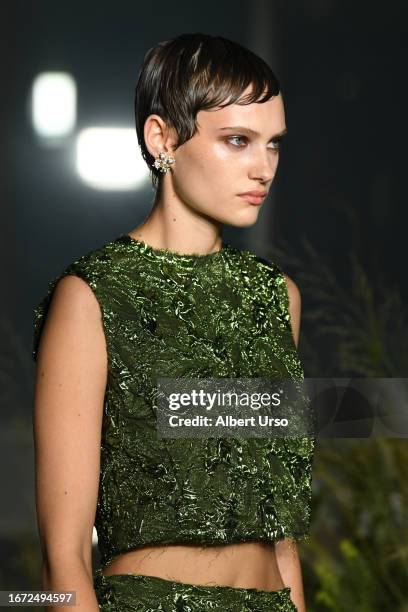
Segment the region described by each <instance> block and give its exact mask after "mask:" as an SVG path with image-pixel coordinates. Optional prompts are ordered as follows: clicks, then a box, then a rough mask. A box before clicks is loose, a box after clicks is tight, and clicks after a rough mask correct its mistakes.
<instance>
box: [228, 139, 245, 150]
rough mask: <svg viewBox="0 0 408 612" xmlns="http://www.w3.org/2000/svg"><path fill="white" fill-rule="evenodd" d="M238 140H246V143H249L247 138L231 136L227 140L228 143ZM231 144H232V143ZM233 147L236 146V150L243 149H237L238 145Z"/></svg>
mask: <svg viewBox="0 0 408 612" xmlns="http://www.w3.org/2000/svg"><path fill="white" fill-rule="evenodd" d="M236 139H238V140H245V141H247V140H248V139H247V137H246V136H229V137H228V138H227V139H226V140H227V142H229V143H230V142H231V140H236ZM231 144H232V143H231ZM233 146H234V147H235V148H238V149H241V148H242V147H240V146H238V147H237V145H233Z"/></svg>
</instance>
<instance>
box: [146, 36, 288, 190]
mask: <svg viewBox="0 0 408 612" xmlns="http://www.w3.org/2000/svg"><path fill="white" fill-rule="evenodd" d="M251 84H252V90H251V92H250V93H249V94H247V95H246V96H245V97H242V98H241V99H240V96H241V95H242V93H243V92H244V91H245V89H246V88H247V87H248V86H249V85H251ZM279 91H280V87H279V82H278V80H277V78H276V76H275V75H274V73H273V71H272V69H271V68H270V67H269V66H268V64H267V63H266V62H265V61H264V60H263V59H262V58H261V57H259V56H258V55H256V54H255V53H253V52H252V51H250V50H249V49H247V48H245V47H243V46H242V45H240V44H238V43H236V42H233V41H231V40H228V39H226V38H223V37H222V36H210V35H207V34H201V33H193V34H181V35H180V36H177V37H176V38H173V39H171V40H166V41H163V42H160V43H159V44H158V45H157V46H156V47H153V48H151V49H149V50H148V51H147V53H146V55H145V57H144V60H143V64H142V67H141V68H140V71H139V75H138V81H137V85H136V93H135V122H136V133H137V139H138V143H139V146H140V149H141V153H142V156H143V158H144V160H145V161H146V163H147V165H148V166H149V169H150V177H151V180H152V184H153V186H154V187H156V188H157V187H158V186H159V184H160V181H159V177H160V176H161V172H160V170H158V169H156V168H154V167H152V164H153V163H154V158H153V156H152V155H151V154H150V153H149V151H148V149H147V147H146V143H145V140H144V136H143V130H144V124H145V121H146V119H147V117H148V116H149V115H151V114H157V115H159V116H160V117H161V118H162V119H163V120H164V121H165V122H166V123H167V125H168V126H169V127H171V128H174V129H175V131H176V133H177V137H178V140H177V144H176V146H175V148H177V147H178V146H180V145H182V144H183V143H185V142H186V141H187V140H189V139H190V138H192V137H193V136H194V134H195V133H196V132H197V125H196V118H197V114H198V112H199V111H200V110H208V109H210V108H214V107H223V106H228V105H229V104H250V103H252V102H258V103H262V102H266V101H267V100H269V99H270V98H271V97H272V96H277V95H278V94H279ZM261 96H263V97H261ZM238 100H239V101H238Z"/></svg>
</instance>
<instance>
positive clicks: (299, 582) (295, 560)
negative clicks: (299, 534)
mask: <svg viewBox="0 0 408 612" xmlns="http://www.w3.org/2000/svg"><path fill="white" fill-rule="evenodd" d="M275 554H276V561H277V563H278V567H279V572H280V575H281V576H282V580H283V583H284V584H285V585H286V586H289V587H290V588H291V592H290V596H291V599H292V601H293V603H294V604H295V606H296V608H297V611H298V612H306V604H305V595H304V591H303V579H302V568H301V565H300V558H299V552H298V548H297V544H296V542H295V541H294V540H292V539H291V538H285V539H284V540H279V542H275Z"/></svg>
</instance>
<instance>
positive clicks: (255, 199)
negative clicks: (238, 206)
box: [239, 191, 267, 206]
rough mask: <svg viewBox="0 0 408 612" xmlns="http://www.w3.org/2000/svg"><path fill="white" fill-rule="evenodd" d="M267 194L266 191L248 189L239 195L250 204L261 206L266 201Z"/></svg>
mask: <svg viewBox="0 0 408 612" xmlns="http://www.w3.org/2000/svg"><path fill="white" fill-rule="evenodd" d="M266 194H267V192H266V191H247V192H246V193H240V194H239V196H240V197H241V198H244V200H246V201H247V202H249V203H250V204H255V205H258V206H259V205H260V204H262V202H263V201H264V199H265V196H266Z"/></svg>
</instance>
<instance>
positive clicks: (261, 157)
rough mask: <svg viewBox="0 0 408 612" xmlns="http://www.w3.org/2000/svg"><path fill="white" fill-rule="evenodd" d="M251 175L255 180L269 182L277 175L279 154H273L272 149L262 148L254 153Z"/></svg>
mask: <svg viewBox="0 0 408 612" xmlns="http://www.w3.org/2000/svg"><path fill="white" fill-rule="evenodd" d="M251 161H252V163H251V167H250V172H249V177H250V178H251V179H254V180H258V181H262V183H268V182H270V181H272V180H273V177H274V176H275V172H276V167H277V165H278V157H277V155H274V154H273V153H272V154H271V152H270V150H269V151H265V150H260V151H257V152H256V153H254V154H253V158H252V160H251Z"/></svg>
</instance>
